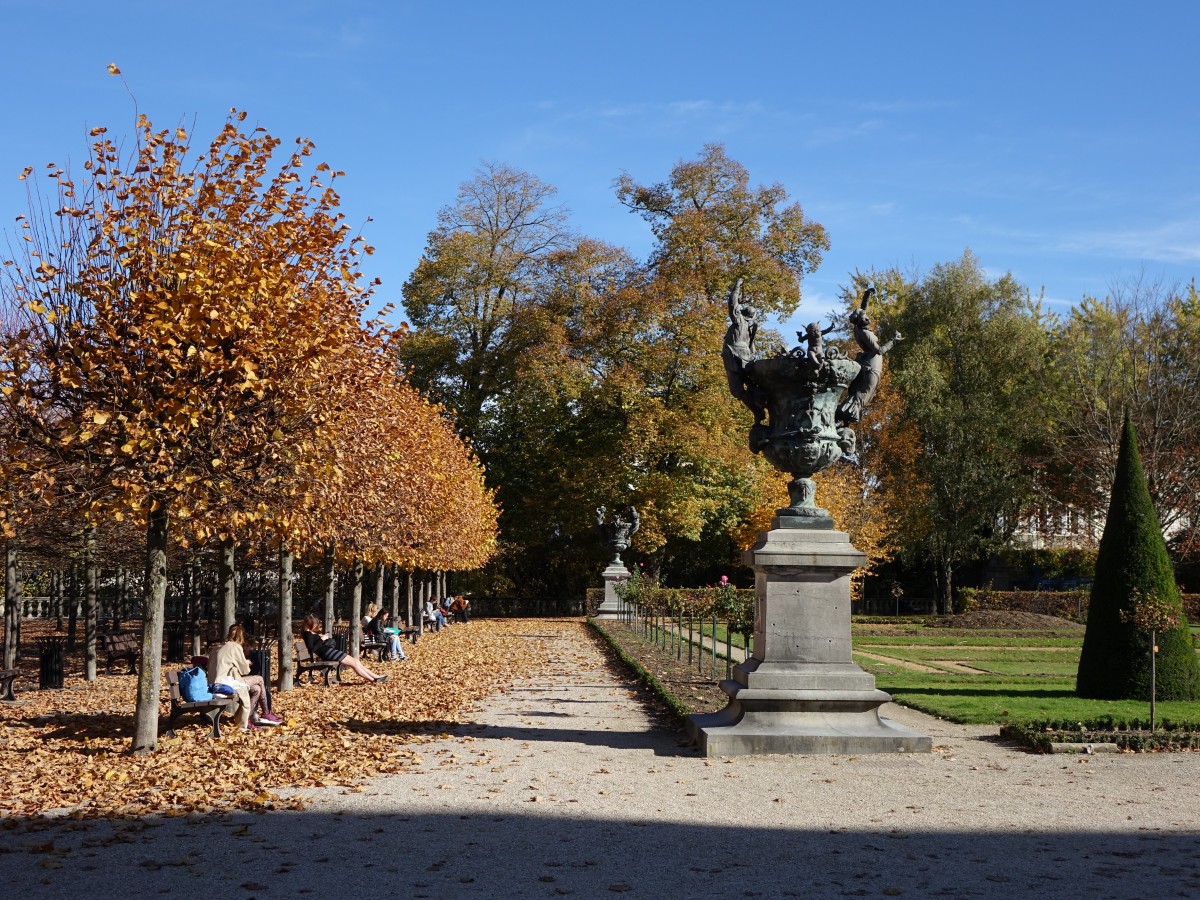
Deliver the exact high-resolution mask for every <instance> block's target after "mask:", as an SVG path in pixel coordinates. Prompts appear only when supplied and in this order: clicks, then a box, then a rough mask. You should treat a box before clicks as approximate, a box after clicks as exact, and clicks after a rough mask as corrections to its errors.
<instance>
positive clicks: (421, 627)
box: [413, 572, 429, 634]
mask: <svg viewBox="0 0 1200 900" xmlns="http://www.w3.org/2000/svg"><path fill="white" fill-rule="evenodd" d="M413 577H414V578H417V573H415V572H414V573H413ZM428 598H429V582H428V581H426V580H425V576H424V575H421V576H420V578H418V580H417V633H418V634H424V633H425V601H426V600H427V599H428Z"/></svg>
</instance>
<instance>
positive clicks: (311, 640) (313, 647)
mask: <svg viewBox="0 0 1200 900" xmlns="http://www.w3.org/2000/svg"><path fill="white" fill-rule="evenodd" d="M302 628H303V630H302V632H301V635H302V637H303V638H304V646H305V647H307V648H308V652H309V653H311V654H312V655H313V656H315V657H316V658H317V659H323V660H326V661H327V662H336V663H341V664H342V665H343V666H345V667H346V668H347V669H350V670H351V671H353V672H354V673H355V674H356V675H358V676H359V677H360V678H361V679H363V681H366V682H367V683H369V684H380V683H381V682H384V681H387V680H388V677H387V676H386V675H376V674H375V673H374V672H372V671H371V670H370V669H368V668H367V667H366V666H364V665H363V664H362V663H361V662H360V661H359V660H357V659H355V658H354V657H353V656H349V655H348V654H347V653H346V652H345V651H343V650H339V649H338V648H337V644H335V643H334V642H333V638H332V637H330V636H329V635H327V634H321V620H320V619H318V618H317V617H316V616H314V615H313V614H312V613H309V614H308V615H307V616H305V617H304V625H303V626H302Z"/></svg>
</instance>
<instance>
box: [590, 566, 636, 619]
mask: <svg viewBox="0 0 1200 900" xmlns="http://www.w3.org/2000/svg"><path fill="white" fill-rule="evenodd" d="M600 577H601V578H603V579H604V602H603V603H601V604H600V606H599V608H598V609H597V610H596V615H595V616H594V618H597V619H619V618H620V617H621V598H620V597H618V596H617V585H618V584H620V583H621V582H622V581H626V580H628V578H629V570H628V569H627V568H625V566H624V565H619V564H616V563H610V564H609V566H608V568H607V569H605V570H604V571H603V572H601V573H600Z"/></svg>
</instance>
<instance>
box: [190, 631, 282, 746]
mask: <svg viewBox="0 0 1200 900" xmlns="http://www.w3.org/2000/svg"><path fill="white" fill-rule="evenodd" d="M245 640H246V632H245V629H243V628H242V626H241V625H240V624H239V623H237V622H235V623H234V624H232V625H230V626H229V633H228V634H226V635H225V643H223V644H222V645H221V646H220V647H218V648H217V651H216V653H214V654H212V656H211V657H210V658H209V661H208V673H207V674H208V680H209V681H210V682H212V683H213V684H227V685H229V686H230V687H232V688H233V689H234V690H235V691H236V692H237V696H238V700H239V701H241V702H240V703H239V705H238V711H237V714H236V715H235V716H234V723H235V724H237V725H240V726H241V727H242V730H244V731H253V730H254V729H255V728H257V727H258V726H260V725H282V724H283V720H282V719H280V718H278V717H277V716H276V715H275V714H274V713H272V712H271V710H270V709H269V708H268V706H267V691H266V685H265V684H264V682H263V679H262V676H261V675H251V674H250V661H249V660H248V659H246V652H245V650H243V649H242V642H243V641H245Z"/></svg>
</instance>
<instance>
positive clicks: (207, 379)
mask: <svg viewBox="0 0 1200 900" xmlns="http://www.w3.org/2000/svg"><path fill="white" fill-rule="evenodd" d="M243 120H244V114H234V115H232V116H231V118H230V120H229V121H227V122H226V124H225V126H224V127H223V128H222V130H221V132H220V133H219V134H218V135H217V137H216V138H215V139H214V140H213V141H212V143H211V145H210V146H209V147H208V148H207V150H206V151H204V152H202V153H200V154H193V152H192V147H191V144H190V139H189V136H188V135H187V133H186V132H185V131H184V130H183V129H177V130H175V131H156V130H155V129H154V128H153V126H152V125H151V123H150V122H149V120H148V119H146V118H145V117H144V116H143V117H139V120H138V123H137V131H136V134H137V141H136V146H135V148H134V149H133V151H132V152H131V153H130V154H123V153H122V152H121V151H120V150H119V149H118V147H117V145H116V144H115V143H114V142H112V141H111V140H109V139H108V138H107V137H105V136H104V133H103V132H104V130H103V129H95V130H94V131H93V136H94V137H95V138H96V140H95V142H94V144H93V145H92V152H91V156H90V158H89V159H88V161H87V162H86V164H85V166H84V171H83V172H82V173H80V174H79V175H78V176H75V175H73V174H72V173H70V172H68V171H66V170H64V169H59V168H52V169H51V170H50V172H49V178H50V179H51V182H52V183H53V184H54V185H55V190H54V192H53V197H52V199H50V200H49V201H47V202H45V203H43V202H42V201H41V197H40V195H39V194H37V193H32V194H31V200H30V215H29V217H28V218H24V219H23V220H22V230H21V234H20V239H21V240H20V246H19V247H18V248H17V249H18V252H17V253H15V254H14V259H12V260H11V261H10V262H9V263H8V265H7V266H6V268H5V273H6V277H5V280H4V282H3V297H2V301H3V315H4V319H3V322H4V326H5V330H4V336H3V371H2V373H0V377H2V378H3V383H2V384H0V387H2V389H3V394H4V398H5V400H4V422H5V437H6V438H7V439H8V442H9V448H8V450H9V452H8V453H7V454H6V458H5V460H4V475H5V477H6V478H7V479H8V481H7V482H6V483H9V484H14V483H18V482H19V483H22V484H27V485H29V487H30V489H31V490H32V491H33V492H34V493H36V495H37V496H38V497H39V498H41V499H42V500H43V501H50V500H53V499H58V498H70V499H71V502H72V503H74V504H77V505H78V508H79V509H80V510H81V511H83V512H84V513H85V514H86V515H89V516H103V515H111V516H112V517H114V518H116V519H118V520H119V519H125V518H131V519H133V520H134V521H136V522H138V523H141V524H142V525H143V526H144V527H145V529H146V572H147V576H146V578H145V585H146V587H145V591H146V596H145V602H144V613H145V617H144V631H143V639H142V650H143V660H144V664H143V667H142V673H141V676H140V679H139V688H138V703H137V714H136V719H135V735H134V739H133V747H134V750H135V751H143V752H144V751H149V750H151V749H153V748H154V746H155V744H156V739H157V724H158V704H159V690H160V688H159V658H160V654H161V647H162V625H163V611H164V610H163V607H164V595H165V588H166V553H167V547H168V537H169V533H170V531H171V522H172V519H174V520H176V521H179V520H184V521H185V522H186V526H187V527H186V529H185V530H184V531H182V532H180V534H181V535H182V534H187V535H191V536H193V537H194V538H198V539H204V538H206V537H209V536H212V535H214V534H216V533H218V531H220V532H228V533H231V534H239V533H246V532H253V531H255V530H262V529H265V528H267V527H268V525H270V524H272V523H278V524H282V525H286V527H287V528H288V529H289V530H290V531H291V532H292V534H293V535H294V539H295V540H297V541H303V540H305V539H308V538H310V537H312V536H313V535H315V534H317V533H318V532H319V530H320V529H319V528H317V527H316V526H315V525H314V526H313V527H311V528H308V527H305V528H301V527H300V523H301V521H302V520H300V519H291V520H289V518H288V516H287V515H286V514H285V513H284V512H282V511H281V510H284V509H286V508H287V507H288V506H289V505H293V504H303V502H304V497H305V493H306V491H309V492H310V493H311V490H310V489H311V486H312V485H313V484H316V483H330V484H334V485H336V484H338V483H340V482H350V481H351V479H348V478H344V477H343V476H342V468H343V466H344V465H345V461H346V460H347V459H348V458H350V456H351V454H352V453H353V454H354V458H355V460H356V462H357V463H358V464H359V465H360V466H361V468H362V469H363V470H365V471H367V472H369V473H370V474H371V475H372V476H374V477H375V479H376V481H375V486H376V488H377V489H378V491H371V490H368V489H367V488H366V487H365V481H364V480H363V479H359V480H358V481H357V482H355V483H353V484H351V485H350V487H351V488H353V489H356V490H358V491H359V492H360V493H359V494H358V496H357V500H356V502H357V503H359V504H362V505H363V506H366V507H369V506H370V505H371V504H373V503H375V502H376V501H377V500H378V499H379V497H380V496H381V495H382V494H387V493H390V492H392V489H393V488H394V487H395V485H396V484H397V483H398V480H399V479H401V478H402V475H403V472H402V470H398V469H396V467H395V466H392V467H391V468H389V466H388V464H387V462H386V461H381V459H380V458H379V457H376V456H374V455H372V454H373V451H374V450H376V449H377V447H378V444H379V442H378V441H377V440H372V441H371V442H370V443H364V442H363V441H362V440H358V441H357V442H356V444H355V446H353V448H350V447H348V446H347V445H346V444H345V443H344V441H345V440H346V436H345V435H336V434H334V433H333V432H334V430H335V429H334V426H335V424H344V421H345V420H342V421H341V422H336V421H335V420H336V417H335V415H334V414H333V411H334V410H337V409H340V408H342V406H343V405H344V403H345V401H346V395H345V393H344V390H343V388H344V386H343V385H340V384H338V383H335V381H334V378H335V376H336V372H337V367H336V366H335V365H333V363H334V361H336V360H338V359H340V358H342V357H345V356H347V355H349V354H351V353H352V352H354V351H355V348H360V349H361V348H362V347H363V346H364V344H369V343H370V338H369V336H368V335H367V332H366V331H365V330H364V327H363V324H362V321H361V317H362V313H363V311H364V308H365V301H366V298H367V295H368V291H367V290H366V289H364V288H363V287H362V286H361V279H360V275H359V270H358V259H359V256H360V254H362V253H364V252H370V248H368V247H366V246H365V245H364V243H363V242H362V240H361V239H360V238H356V237H353V236H352V235H351V234H350V229H349V228H348V227H347V225H346V224H345V222H344V221H343V217H342V215H341V214H340V213H339V212H337V207H338V196H337V193H336V192H335V191H334V189H333V187H332V184H333V182H334V181H335V179H336V178H338V177H339V176H340V175H341V174H342V173H335V172H332V171H331V170H330V169H329V167H328V166H326V165H325V164H320V165H317V166H315V167H314V168H313V171H312V174H311V175H305V174H304V169H305V167H306V166H308V165H309V162H310V157H311V154H312V145H311V144H310V143H309V142H307V141H303V140H302V141H298V142H297V146H296V148H295V149H294V151H293V152H291V153H290V154H288V155H287V157H286V158H285V159H284V160H283V161H282V162H277V161H276V160H275V158H274V157H275V154H276V152H277V151H278V149H279V146H280V141H279V140H278V139H276V138H273V137H271V136H270V135H268V134H267V133H266V132H265V131H263V130H262V129H255V130H253V131H250V132H247V131H244V130H243V129H242V127H241V125H240V123H241V122H242V121H243ZM410 393H411V391H410ZM392 399H394V396H392V395H387V396H381V397H378V398H376V400H375V402H377V403H387V402H388V401H390V400H392ZM364 402H368V401H364ZM360 408H361V404H360ZM410 408H411V409H420V408H422V407H421V403H420V402H419V401H417V400H415V399H414V400H412V402H411V403H409V404H408V406H407V407H405V409H410ZM396 415H397V416H398V417H399V418H400V420H401V424H400V425H398V426H397V427H396V428H394V429H393V431H392V435H393V436H394V435H395V434H398V433H401V432H403V431H404V428H405V427H415V428H417V430H419V429H420V427H421V426H422V425H423V424H428V421H427V420H426V421H425V422H423V423H414V422H413V421H412V417H411V416H410V417H409V420H408V421H407V423H406V424H405V423H404V422H403V419H404V416H403V411H397V413H396ZM414 415H415V414H414ZM427 419H428V417H427ZM443 431H446V432H447V434H449V431H448V429H447V428H446V426H445V424H444V423H443ZM357 437H359V438H361V437H362V435H361V434H359V435H357ZM372 438H373V439H374V438H375V435H372ZM439 439H441V438H439ZM340 442H341V443H340ZM339 443H340V446H339ZM459 447H460V451H462V448H461V445H459ZM334 448H337V452H335V453H334V452H332V450H333V449H334ZM462 452H465V451H462ZM468 469H470V466H469V465H466V466H465V467H463V469H462V470H463V471H465V470H468ZM385 473H386V474H387V475H388V476H389V477H390V480H388V481H387V484H388V485H389V487H387V488H384V487H382V485H383V484H384V480H383V476H384V474H385ZM419 493H420V489H419V488H410V489H409V490H408V492H407V494H406V497H407V498H408V499H411V498H412V497H413V496H414V495H416V494H419ZM338 500H339V504H340V508H341V509H343V510H344V509H346V508H347V504H346V502H345V498H344V497H339V498H338ZM485 505H486V504H485ZM335 506H336V505H335ZM493 512H494V511H493ZM322 516H323V517H324V521H325V522H328V521H330V520H331V518H332V516H333V514H332V513H330V512H329V510H323V511H322V512H321V513H320V514H316V513H314V514H313V516H312V518H313V519H314V521H315V522H318V523H319V522H320V520H321V517H322ZM482 518H483V524H481V525H480V526H479V527H478V528H477V529H476V531H475V532H472V533H473V534H475V535H476V536H479V535H484V537H483V543H484V544H486V541H487V538H486V534H485V533H486V531H487V524H486V515H484V516H483V517H482ZM360 524H361V523H360ZM493 527H494V519H493ZM410 543H411V541H410ZM388 550H389V551H392V555H393V558H398V557H399V555H400V554H399V553H398V552H396V549H395V547H389V548H388ZM466 556H470V554H466Z"/></svg>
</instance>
